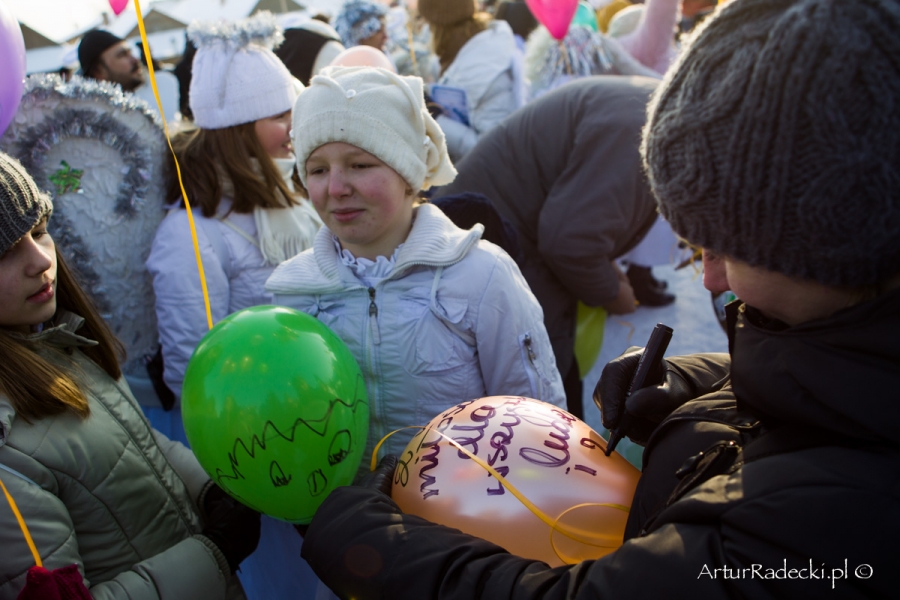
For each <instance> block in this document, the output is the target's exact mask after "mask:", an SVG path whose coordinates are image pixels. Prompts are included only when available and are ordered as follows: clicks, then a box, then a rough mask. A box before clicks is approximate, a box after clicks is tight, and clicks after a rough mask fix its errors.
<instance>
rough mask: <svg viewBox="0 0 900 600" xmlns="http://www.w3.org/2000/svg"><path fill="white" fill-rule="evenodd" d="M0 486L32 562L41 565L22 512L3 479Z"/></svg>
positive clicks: (42, 564)
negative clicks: (29, 551) (17, 523)
mask: <svg viewBox="0 0 900 600" xmlns="http://www.w3.org/2000/svg"><path fill="white" fill-rule="evenodd" d="M0 488H3V495H4V496H6V500H7V502H9V507H10V508H11V509H12V511H13V514H14V515H16V521H18V522H19V529H21V530H22V535H24V536H25V542H26V543H27V544H28V548H29V549H31V555H32V556H33V557H34V564H36V565H37V566H39V567H43V566H44V563H43V562H41V555H40V554H38V551H37V547H36V546H35V545H34V540H33V539H31V533H29V531H28V526H27V525H25V519H23V518H22V513H20V512H19V507H18V506H16V501H15V500H13V497H12V496H11V495H10V494H9V491H7V489H6V486H5V485H3V480H2V479H0Z"/></svg>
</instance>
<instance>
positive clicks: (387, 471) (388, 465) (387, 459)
mask: <svg viewBox="0 0 900 600" xmlns="http://www.w3.org/2000/svg"><path fill="white" fill-rule="evenodd" d="M396 470H397V455H396V454H386V455H385V456H384V457H383V458H382V459H381V461H380V462H379V463H378V466H377V467H375V470H374V471H372V472H371V473H366V474H365V475H364V476H363V478H362V479H360V480H359V483H358V484H356V485H358V486H359V487H364V488H367V489H370V490H378V491H379V492H381V493H382V494H384V495H385V496H387V497H389V498H390V496H391V484H392V483H393V481H394V471H396Z"/></svg>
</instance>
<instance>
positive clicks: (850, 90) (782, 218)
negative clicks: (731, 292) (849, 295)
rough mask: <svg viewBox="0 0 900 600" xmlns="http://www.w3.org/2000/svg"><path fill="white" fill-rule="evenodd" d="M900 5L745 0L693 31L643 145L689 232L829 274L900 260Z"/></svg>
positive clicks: (861, 272)
mask: <svg viewBox="0 0 900 600" xmlns="http://www.w3.org/2000/svg"><path fill="white" fill-rule="evenodd" d="M898 31H900V3H897V2H896V0H738V1H735V2H729V3H727V4H724V5H723V6H722V7H720V9H718V11H717V13H716V14H715V15H714V16H713V17H710V18H709V19H708V20H707V22H706V23H705V24H704V25H701V26H700V27H699V28H698V31H697V32H696V34H695V35H694V36H693V38H692V40H691V41H690V42H689V43H688V45H687V48H686V50H685V51H684V53H683V54H682V56H681V58H680V60H679V62H678V63H676V64H675V65H674V66H673V67H672V69H671V70H670V71H669V73H668V74H667V76H666V78H665V80H664V82H663V84H662V85H661V86H660V87H659V88H658V89H657V92H656V94H655V95H654V97H653V100H652V101H651V103H650V107H649V108H648V111H649V116H648V121H647V125H646V127H645V129H644V140H643V144H642V149H641V150H642V153H643V156H644V162H645V165H646V167H647V169H648V174H649V177H650V183H651V186H652V188H653V192H654V193H655V195H656V197H657V199H658V202H659V209H660V212H661V213H662V215H663V216H664V217H665V218H666V220H668V221H669V223H670V224H671V225H672V227H673V229H674V230H675V231H676V232H678V233H679V234H680V235H681V236H683V237H684V238H686V239H687V240H688V241H690V242H692V243H694V244H697V245H699V246H702V247H704V248H708V249H710V250H712V251H715V252H717V253H720V254H724V255H726V256H730V257H733V258H735V259H737V260H741V261H744V262H746V263H749V264H750V265H753V266H757V267H761V268H764V269H767V270H770V271H776V272H779V273H782V274H785V275H788V276H792V277H798V278H801V279H808V280H814V281H817V282H819V283H822V284H825V285H836V286H865V285H872V284H877V283H879V282H881V281H884V280H885V279H887V278H889V277H891V276H893V275H895V274H897V273H898V272H900V61H898V59H897V57H898V56H900V36H898V35H897V32H898Z"/></svg>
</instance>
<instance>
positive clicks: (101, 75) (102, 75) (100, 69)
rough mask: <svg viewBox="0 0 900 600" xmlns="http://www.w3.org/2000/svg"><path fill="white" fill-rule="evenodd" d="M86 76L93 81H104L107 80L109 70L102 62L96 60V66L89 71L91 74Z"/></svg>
mask: <svg viewBox="0 0 900 600" xmlns="http://www.w3.org/2000/svg"><path fill="white" fill-rule="evenodd" d="M87 75H88V77H91V78H93V79H98V80H101V81H104V80H106V79H109V69H107V68H106V65H105V64H104V63H103V61H101V60H98V61H97V64H95V65H94V68H93V69H91V72H90V73H88V74H87Z"/></svg>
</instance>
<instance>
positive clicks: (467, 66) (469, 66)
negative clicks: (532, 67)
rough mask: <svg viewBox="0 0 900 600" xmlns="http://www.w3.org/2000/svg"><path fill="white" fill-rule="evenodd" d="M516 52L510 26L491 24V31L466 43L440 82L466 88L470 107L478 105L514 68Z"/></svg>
mask: <svg viewBox="0 0 900 600" xmlns="http://www.w3.org/2000/svg"><path fill="white" fill-rule="evenodd" d="M516 52H518V49H517V48H516V38H515V36H514V35H513V32H512V29H511V28H510V26H509V23H507V22H506V21H491V22H490V24H489V25H488V28H487V29H485V30H484V31H482V32H481V33H478V34H476V35H474V36H472V38H471V39H470V40H469V41H468V42H466V43H465V45H464V46H463V47H462V48H461V49H460V51H459V53H458V54H457V55H456V58H455V59H454V60H453V63H451V64H450V66H449V67H447V70H446V71H444V73H443V74H442V75H441V78H440V80H439V81H438V83H440V84H444V85H450V86H453V87H461V88H463V89H465V91H466V99H467V101H468V103H469V106H470V107H473V106H477V105H478V104H479V103H480V102H481V98H482V97H483V96H484V95H485V93H486V92H487V91H488V88H490V87H491V84H492V83H493V82H494V80H495V79H496V78H497V77H498V76H499V75H500V74H501V73H503V72H504V71H506V70H508V69H513V68H514V65H513V60H514V59H515V58H516Z"/></svg>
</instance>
